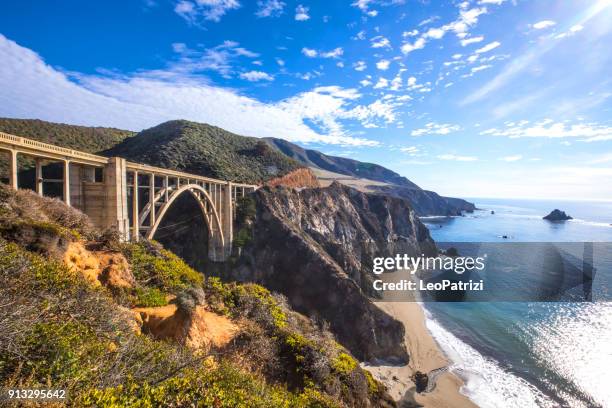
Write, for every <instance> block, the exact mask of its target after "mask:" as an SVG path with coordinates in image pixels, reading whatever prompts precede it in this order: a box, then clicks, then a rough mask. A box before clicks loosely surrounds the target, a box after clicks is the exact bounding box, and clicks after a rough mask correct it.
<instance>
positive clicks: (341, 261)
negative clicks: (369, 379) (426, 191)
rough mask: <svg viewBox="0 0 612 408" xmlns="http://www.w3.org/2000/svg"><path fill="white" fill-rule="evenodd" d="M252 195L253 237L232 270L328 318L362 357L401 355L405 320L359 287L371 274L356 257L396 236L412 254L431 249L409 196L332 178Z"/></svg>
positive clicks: (302, 308)
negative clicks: (254, 208) (360, 187)
mask: <svg viewBox="0 0 612 408" xmlns="http://www.w3.org/2000/svg"><path fill="white" fill-rule="evenodd" d="M254 196H255V199H256V203H257V215H256V219H255V221H254V225H253V240H252V241H251V243H250V244H249V245H247V246H246V247H245V250H244V253H243V257H242V258H241V259H242V260H241V262H240V264H239V266H238V267H237V268H236V269H235V271H234V273H233V274H234V276H233V278H237V279H240V280H249V281H255V282H257V283H261V284H263V285H265V286H266V287H268V288H270V289H272V290H274V291H278V292H280V293H283V294H284V295H285V296H287V298H288V300H289V302H290V303H291V304H292V306H293V307H294V308H296V309H297V310H299V311H301V312H303V313H305V314H307V315H310V316H315V317H317V318H320V319H322V320H324V321H327V322H329V324H330V327H331V330H332V331H333V332H334V333H335V335H336V336H337V338H338V340H339V341H340V342H341V343H342V344H343V345H344V346H345V347H347V348H348V349H349V350H351V352H352V353H353V354H354V355H356V356H357V357H358V358H360V359H362V360H368V359H373V358H384V359H389V358H396V359H397V360H402V361H406V360H407V358H408V356H407V355H406V351H405V348H404V346H403V339H404V329H403V326H402V325H401V324H400V323H399V322H398V321H396V320H394V319H393V318H391V317H390V316H389V315H387V314H386V313H384V312H383V311H382V310H380V309H379V308H378V307H376V306H375V305H374V304H373V303H372V302H371V300H370V299H369V298H368V297H367V296H366V294H365V293H364V291H363V290H362V288H365V287H368V286H369V284H368V282H369V280H370V279H371V277H370V275H369V274H368V272H367V269H368V268H367V265H364V263H363V262H362V260H364V259H367V258H368V257H369V256H371V255H372V247H373V245H374V246H376V245H377V244H383V246H384V244H390V243H395V242H402V243H403V245H404V246H405V248H408V250H409V251H412V252H413V254H418V255H420V254H421V253H426V254H431V253H432V252H434V251H435V245H434V243H433V241H432V240H431V238H430V236H429V233H428V230H427V228H426V227H425V226H424V225H423V224H422V223H421V222H420V221H419V220H418V217H417V216H416V214H415V213H414V211H413V210H412V209H411V208H410V206H409V204H408V203H407V202H406V201H405V200H401V199H398V198H393V197H387V196H382V195H374V194H365V193H362V192H359V191H357V190H354V189H351V188H349V187H346V186H343V185H341V184H338V183H334V184H332V185H331V186H329V187H326V188H317V189H304V190H302V191H297V190H293V189H287V188H282V187H281V188H275V189H271V188H262V189H260V190H258V191H257V192H256V193H255V194H254Z"/></svg>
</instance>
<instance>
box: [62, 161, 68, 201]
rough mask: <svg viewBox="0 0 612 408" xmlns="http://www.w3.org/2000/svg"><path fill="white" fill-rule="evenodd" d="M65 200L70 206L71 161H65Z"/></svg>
mask: <svg viewBox="0 0 612 408" xmlns="http://www.w3.org/2000/svg"><path fill="white" fill-rule="evenodd" d="M62 185H63V190H62V191H63V198H64V202H65V203H66V205H70V160H64V179H63V183H62Z"/></svg>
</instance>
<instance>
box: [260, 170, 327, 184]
mask: <svg viewBox="0 0 612 408" xmlns="http://www.w3.org/2000/svg"><path fill="white" fill-rule="evenodd" d="M266 185H267V186H271V187H276V186H286V187H296V188H300V187H319V180H318V179H317V177H316V176H315V175H314V174H313V173H312V170H310V169H309V168H303V169H297V170H293V171H292V172H290V173H288V174H285V175H284V176H282V177H277V178H273V179H272V180H269V181H267V182H266Z"/></svg>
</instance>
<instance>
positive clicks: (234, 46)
mask: <svg viewBox="0 0 612 408" xmlns="http://www.w3.org/2000/svg"><path fill="white" fill-rule="evenodd" d="M172 49H173V50H174V51H175V52H176V53H177V54H178V55H179V59H178V61H175V62H173V63H172V64H171V65H170V69H169V70H166V71H165V72H164V71H160V72H159V73H160V74H162V73H163V74H165V75H168V74H172V73H174V74H189V73H199V72H204V71H215V72H218V73H219V74H221V75H222V76H224V77H226V78H229V77H231V74H232V72H233V68H232V65H233V63H234V62H235V61H236V60H239V59H241V58H257V57H259V54H257V53H255V52H252V51H250V50H247V49H246V48H243V47H241V46H240V44H238V43H237V42H235V41H224V42H223V43H221V44H219V45H217V46H216V47H213V48H207V49H204V50H194V49H190V48H188V47H187V45H185V44H184V43H175V44H172Z"/></svg>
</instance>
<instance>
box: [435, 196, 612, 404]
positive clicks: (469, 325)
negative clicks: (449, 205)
mask: <svg viewBox="0 0 612 408" xmlns="http://www.w3.org/2000/svg"><path fill="white" fill-rule="evenodd" d="M472 201H473V202H475V203H476V205H477V207H478V208H479V209H481V210H479V211H476V212H475V213H474V214H468V215H467V216H466V217H455V218H427V219H424V220H423V221H424V222H425V223H426V225H427V226H428V227H429V228H430V232H431V235H432V237H433V238H434V240H436V241H438V242H612V226H611V225H610V223H612V202H585V201H571V202H570V201H568V202H559V201H546V200H539V201H536V200H497V199H495V200H494V199H475V200H472ZM554 208H559V209H561V210H564V211H566V212H567V213H568V214H570V215H571V216H573V217H574V218H575V219H574V220H572V221H567V222H562V223H551V222H548V221H545V220H542V217H543V216H544V215H546V214H547V213H548V212H550V211H551V210H552V209H554ZM491 211H494V212H495V214H491ZM504 236H506V238H503V237H504ZM610 257H612V254H610ZM520 261H521V260H520V259H518V260H517V262H520ZM601 273H604V274H603V275H602V274H601ZM609 275H610V274H609V270H608V271H603V272H602V271H600V274H599V275H598V276H597V277H596V279H600V280H601V281H600V282H605V286H607V285H608V282H609V281H610V278H611V276H609ZM425 310H426V314H427V316H428V321H427V325H428V328H429V329H430V330H431V331H432V333H433V335H434V337H435V338H436V340H437V341H438V342H439V343H440V345H441V347H442V348H443V349H444V351H445V352H446V353H447V354H448V355H449V357H450V358H451V360H452V361H453V365H452V367H451V369H452V370H453V371H454V372H456V373H457V374H458V375H460V376H461V377H463V378H464V379H466V385H465V386H464V388H463V392H464V393H466V394H467V395H468V396H470V398H471V399H472V400H474V401H475V402H476V403H477V404H478V405H480V406H482V407H564V406H566V407H597V406H602V407H606V406H612V386H610V384H612V375H611V374H610V372H611V371H610V369H611V367H612V303H603V302H602V303H524V302H521V303H519V302H487V303H452V304H450V303H426V304H425Z"/></svg>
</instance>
